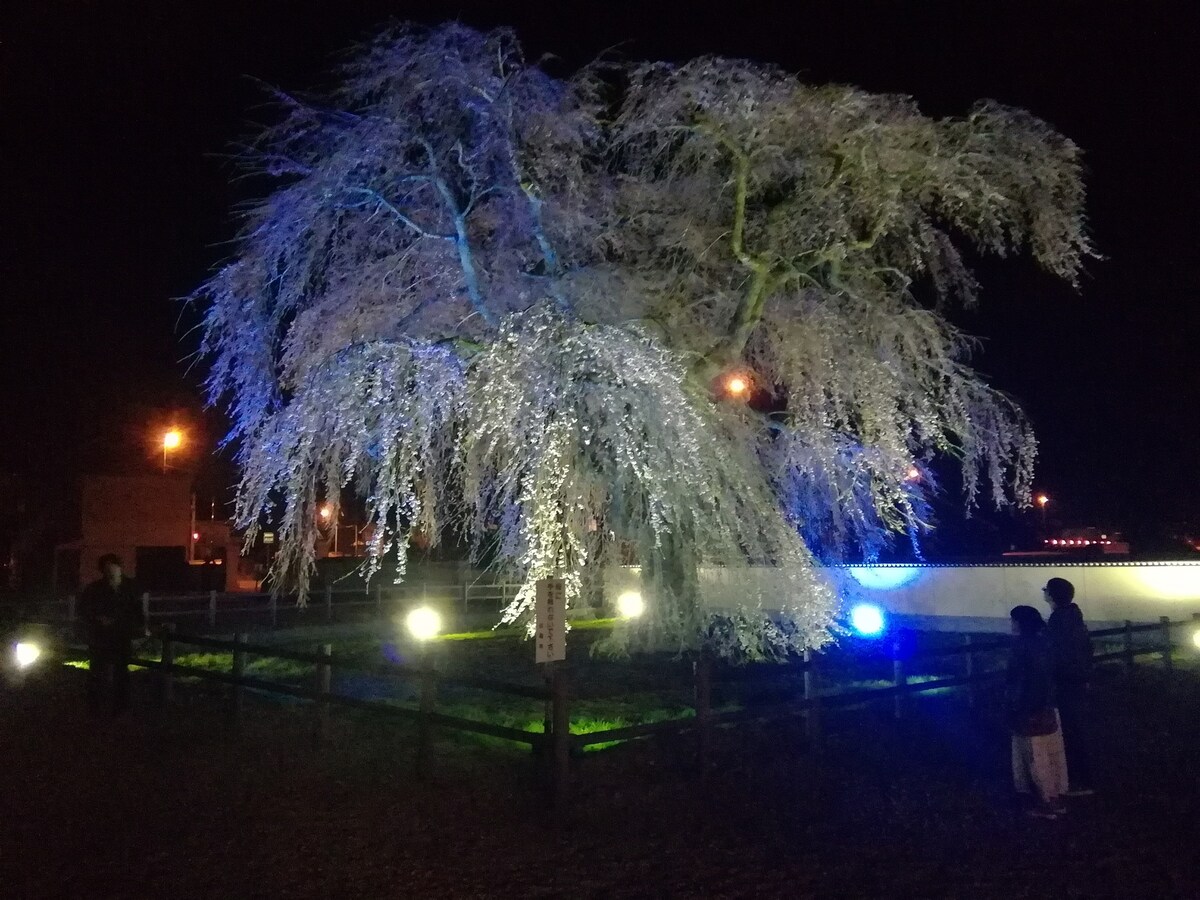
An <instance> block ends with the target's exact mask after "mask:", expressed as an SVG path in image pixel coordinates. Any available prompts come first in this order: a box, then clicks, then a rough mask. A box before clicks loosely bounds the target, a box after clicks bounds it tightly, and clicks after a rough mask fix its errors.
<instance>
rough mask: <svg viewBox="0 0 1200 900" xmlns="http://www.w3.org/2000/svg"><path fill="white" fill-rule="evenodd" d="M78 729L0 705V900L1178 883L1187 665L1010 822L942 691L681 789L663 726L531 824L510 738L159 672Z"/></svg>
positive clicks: (1017, 890)
mask: <svg viewBox="0 0 1200 900" xmlns="http://www.w3.org/2000/svg"><path fill="white" fill-rule="evenodd" d="M137 680H138V682H139V684H138V685H137V690H136V691H135V695H136V696H135V699H136V701H137V702H136V704H135V709H134V711H133V712H132V713H131V714H130V715H129V716H128V717H126V718H125V719H122V720H120V721H116V722H108V723H105V724H103V725H102V726H99V727H96V726H92V725H90V724H89V723H88V722H87V721H86V720H85V719H84V718H83V717H82V715H81V702H80V698H79V694H80V692H81V689H82V673H80V672H78V671H75V670H69V669H51V670H47V671H45V672H43V673H41V675H40V676H39V677H38V678H36V679H34V680H31V681H30V682H29V683H27V684H26V685H25V686H24V687H22V688H21V689H20V690H12V689H6V690H5V691H4V693H3V695H0V699H2V701H3V702H2V704H0V803H2V807H0V885H2V886H3V888H4V893H5V894H6V895H7V896H10V897H73V898H75V897H88V898H91V897H139V898H144V897H172V898H182V897H325V898H328V897H338V898H340V897H421V898H424V897H597V898H609V897H872V898H874V897H903V898H941V897H945V898H976V897H978V898H992V897H996V898H1000V897H1003V898H1019V897H1036V898H1043V897H1089V898H1092V897H1114V898H1118V897H1119V898H1140V897H1155V898H1160V897H1179V898H1185V897H1187V898H1194V897H1200V843H1198V839H1200V752H1198V750H1197V746H1198V742H1200V678H1198V677H1197V676H1196V674H1195V673H1194V672H1193V673H1177V674H1176V677H1175V678H1174V680H1173V682H1172V683H1168V682H1167V681H1166V680H1165V677H1164V676H1163V674H1162V673H1161V672H1159V671H1155V670H1154V669H1153V668H1152V667H1150V666H1145V667H1141V668H1139V670H1138V672H1137V674H1136V676H1135V678H1134V679H1133V681H1132V682H1128V681H1126V680H1125V679H1124V678H1122V677H1120V676H1119V675H1118V674H1117V673H1108V674H1106V675H1104V676H1103V677H1101V678H1099V679H1098V682H1097V684H1096V686H1095V691H1094V694H1095V697H1094V699H1095V706H1096V714H1095V735H1094V738H1095V741H1094V743H1095V751H1096V755H1097V757H1098V768H1099V769H1100V772H1101V776H1102V777H1101V791H1100V793H1099V794H1098V795H1097V796H1095V797H1093V798H1081V799H1079V800H1076V801H1073V802H1072V808H1071V811H1070V813H1069V815H1068V816H1066V817H1064V818H1063V819H1061V820H1059V821H1055V822H1041V821H1034V820H1030V819H1027V818H1025V817H1023V816H1021V815H1020V814H1018V813H1017V811H1016V810H1015V807H1014V802H1013V799H1012V797H1011V796H1010V791H1009V784H1008V777H1007V756H1006V754H1007V741H1006V737H1005V735H1004V733H1003V732H1002V730H1001V729H1000V727H999V723H998V719H997V718H996V716H995V715H994V713H993V712H992V711H991V710H990V709H985V710H982V711H980V712H978V713H975V714H972V713H969V712H968V711H966V710H965V709H964V708H963V705H962V702H961V699H958V698H945V697H931V698H926V699H924V700H920V701H917V702H916V703H914V704H913V708H912V714H911V716H910V717H909V718H908V719H906V720H905V721H904V722H902V723H895V722H894V721H893V720H892V719H891V717H890V707H889V708H881V709H880V710H877V711H871V710H866V711H858V712H848V713H845V714H843V715H842V716H841V717H840V718H836V719H833V720H832V721H831V722H830V723H829V732H830V733H829V738H828V740H827V742H826V746H825V749H824V750H823V751H822V752H820V753H817V752H814V751H813V750H812V749H811V748H808V747H806V746H805V745H804V741H803V739H802V738H801V736H800V729H799V728H797V727H795V726H780V725H775V726H764V727H761V728H758V729H751V730H741V731H738V732H730V733H726V734H723V735H722V736H721V737H720V738H719V740H718V742H717V747H716V752H715V755H714V765H713V768H712V770H711V772H710V773H709V774H708V777H707V778H706V779H704V780H703V781H702V780H701V779H700V778H699V777H698V773H697V772H696V771H695V769H694V766H693V765H692V764H691V762H690V759H691V744H690V742H689V741H688V740H686V739H685V738H679V739H676V740H673V741H672V740H659V741H654V742H638V743H635V744H626V745H623V746H621V747H618V748H616V749H614V750H611V751H606V752H603V753H596V754H588V755H587V756H585V757H584V758H582V759H579V760H577V761H576V763H575V767H574V775H573V778H574V783H573V786H572V793H571V797H570V799H569V802H568V803H567V805H566V807H565V809H564V810H563V811H562V812H561V813H559V814H555V813H554V812H553V811H552V808H551V806H550V804H549V803H548V801H547V796H546V793H545V791H544V788H543V784H542V782H541V779H540V775H539V774H538V773H539V769H538V767H537V766H536V765H535V761H534V760H533V758H532V757H531V756H530V755H529V754H528V753H527V752H518V751H516V750H512V751H508V750H505V749H502V748H497V747H490V746H478V745H475V744H472V743H471V742H469V741H467V742H465V743H464V742H463V741H462V740H459V739H450V738H442V739H440V740H439V742H438V759H437V765H436V768H435V771H434V773H433V774H432V775H431V776H430V777H429V778H428V779H426V780H425V781H424V782H418V781H416V780H415V779H414V777H413V774H412V771H413V766H412V749H411V748H412V742H411V737H412V736H411V734H410V733H409V732H407V731H406V730H405V729H404V728H403V727H398V726H397V725H395V724H394V723H390V722H388V723H381V722H377V721H374V720H371V719H369V718H366V717H363V716H357V715H353V714H342V713H338V712H336V711H335V713H334V718H333V722H334V729H333V732H334V733H333V734H332V735H331V737H330V739H329V741H328V742H327V744H326V745H325V746H324V747H322V748H321V749H319V750H318V749H315V748H314V746H313V743H312V740H311V732H310V719H309V716H308V711H307V709H306V708H304V707H303V706H301V705H295V704H281V703H277V702H272V701H268V700H253V699H252V700H251V701H250V706H249V713H250V714H249V715H248V716H247V720H248V721H247V723H246V725H245V726H244V728H243V730H242V733H241V734H240V735H238V736H235V735H231V734H230V733H229V731H228V729H227V728H226V725H225V720H224V716H223V709H222V704H221V703H220V697H219V696H215V695H213V694H212V693H211V692H205V691H203V690H201V689H199V688H194V687H193V686H188V685H181V686H180V687H179V688H177V694H178V696H177V699H176V702H175V705H174V706H173V707H172V709H171V711H170V715H169V717H168V718H166V719H164V720H160V719H159V718H158V717H157V716H156V714H155V713H154V711H153V704H152V703H151V700H150V694H151V691H150V688H151V684H150V683H149V681H148V676H144V675H143V676H140V677H139V678H138V679H137Z"/></svg>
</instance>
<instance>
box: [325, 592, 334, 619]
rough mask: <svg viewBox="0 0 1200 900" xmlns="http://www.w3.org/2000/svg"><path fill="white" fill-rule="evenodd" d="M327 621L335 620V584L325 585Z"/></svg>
mask: <svg viewBox="0 0 1200 900" xmlns="http://www.w3.org/2000/svg"><path fill="white" fill-rule="evenodd" d="M325 621H326V622H332V621H333V585H332V584H327V585H325Z"/></svg>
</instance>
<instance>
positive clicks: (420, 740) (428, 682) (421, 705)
mask: <svg viewBox="0 0 1200 900" xmlns="http://www.w3.org/2000/svg"><path fill="white" fill-rule="evenodd" d="M420 668H421V674H420V698H419V701H418V711H419V712H420V714H421V718H420V721H419V723H418V728H417V777H418V778H425V777H427V776H428V775H429V767H430V756H431V754H432V752H433V712H434V709H435V707H436V706H437V672H436V670H435V669H434V667H433V655H432V654H431V652H430V649H429V644H428V642H426V643H425V644H423V645H422V646H421V659H420Z"/></svg>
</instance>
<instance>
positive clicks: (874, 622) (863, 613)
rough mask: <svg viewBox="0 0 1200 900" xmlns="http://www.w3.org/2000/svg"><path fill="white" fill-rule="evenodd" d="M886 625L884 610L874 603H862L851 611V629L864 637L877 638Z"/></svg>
mask: <svg viewBox="0 0 1200 900" xmlns="http://www.w3.org/2000/svg"><path fill="white" fill-rule="evenodd" d="M885 624H886V619H885V617H884V615H883V610H882V609H880V608H879V607H878V606H875V605H874V604H873V603H860V604H858V605H857V606H855V607H854V608H853V609H851V610H850V627H851V628H853V629H854V630H855V631H856V632H857V633H858V634H860V635H862V636H863V637H877V636H878V635H880V634H882V633H883V629H884V625H885Z"/></svg>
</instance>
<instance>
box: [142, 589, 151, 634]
mask: <svg viewBox="0 0 1200 900" xmlns="http://www.w3.org/2000/svg"><path fill="white" fill-rule="evenodd" d="M142 624H143V625H144V626H145V627H147V628H149V627H150V592H149V591H143V592H142Z"/></svg>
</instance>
